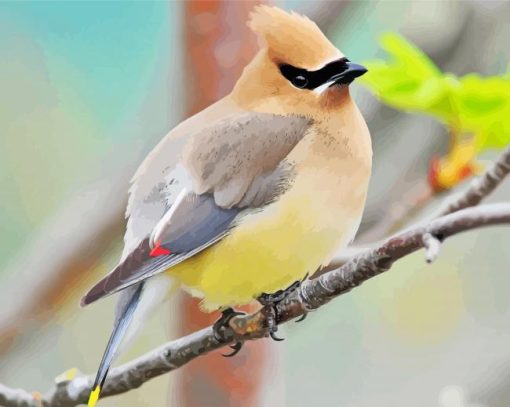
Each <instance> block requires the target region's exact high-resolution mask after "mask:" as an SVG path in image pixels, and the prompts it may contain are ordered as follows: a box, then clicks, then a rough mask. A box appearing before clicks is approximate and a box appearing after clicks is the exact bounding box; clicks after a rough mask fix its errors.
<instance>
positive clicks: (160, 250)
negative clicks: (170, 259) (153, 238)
mask: <svg viewBox="0 0 510 407" xmlns="http://www.w3.org/2000/svg"><path fill="white" fill-rule="evenodd" d="M169 254H172V252H171V251H170V250H168V249H166V248H164V247H161V243H159V242H157V243H156V245H155V246H154V249H152V250H151V252H150V253H149V255H150V256H151V257H158V256H167V255H169Z"/></svg>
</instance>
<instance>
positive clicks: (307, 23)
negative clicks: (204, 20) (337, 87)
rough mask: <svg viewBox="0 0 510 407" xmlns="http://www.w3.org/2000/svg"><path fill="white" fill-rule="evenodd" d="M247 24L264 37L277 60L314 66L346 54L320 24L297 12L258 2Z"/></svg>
mask: <svg viewBox="0 0 510 407" xmlns="http://www.w3.org/2000/svg"><path fill="white" fill-rule="evenodd" d="M248 26H249V27H250V28H251V30H252V31H253V32H255V33H256V34H257V35H259V36H260V37H261V38H262V40H263V41H264V42H265V44H266V46H267V49H268V51H269V54H270V56H271V57H272V58H273V59H275V60H276V61H277V62H281V63H287V64H291V65H293V66H298V67H301V68H306V69H314V68H318V67H321V66H322V65H324V64H325V63H327V62H330V61H332V60H335V59H338V58H341V57H342V56H343V55H342V53H341V52H340V51H339V50H338V49H336V48H335V46H334V45H333V44H331V42H330V41H329V40H328V39H327V38H326V36H325V35H324V34H323V33H322V31H321V30H320V28H319V27H318V26H317V24H315V23H314V22H313V21H312V20H310V19H309V18H308V17H305V16H302V15H300V14H297V13H295V12H290V13H288V12H286V11H283V10H282V9H279V8H277V7H271V6H264V5H261V6H256V7H255V9H254V10H253V11H252V13H251V15H250V20H249V21H248Z"/></svg>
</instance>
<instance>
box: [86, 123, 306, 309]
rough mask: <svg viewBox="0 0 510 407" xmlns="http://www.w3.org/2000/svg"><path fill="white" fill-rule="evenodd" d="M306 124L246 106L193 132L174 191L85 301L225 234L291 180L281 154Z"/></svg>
mask: <svg viewBox="0 0 510 407" xmlns="http://www.w3.org/2000/svg"><path fill="white" fill-rule="evenodd" d="M308 127H309V121H308V120H307V119H305V118H302V117H296V116H292V117H284V116H276V115H270V114H255V113H246V114H242V115H236V116H233V117H230V118H227V119H225V120H221V121H218V122H216V123H214V124H212V125H210V126H208V127H206V128H205V129H203V130H202V131H201V132H200V133H197V134H194V135H192V137H191V139H190V142H189V144H188V145H187V146H186V147H185V149H184V151H183V156H182V169H183V170H182V171H180V174H181V178H182V179H181V180H179V184H180V185H182V190H181V192H180V194H179V197H178V198H177V199H176V200H175V202H174V203H173V205H172V206H171V208H170V209H168V211H167V212H166V213H165V214H164V215H163V216H162V217H161V219H160V221H159V222H158V223H157V225H156V227H155V228H154V229H153V230H152V233H151V234H150V235H148V236H146V237H145V239H143V240H142V241H141V242H140V243H139V244H138V246H137V247H136V248H134V250H132V251H131V252H130V253H129V254H128V255H127V256H126V257H125V258H124V260H123V261H122V262H121V263H120V264H119V265H118V266H117V267H116V268H115V269H114V270H113V271H112V272H111V273H110V274H108V275H107V276H106V277H105V278H104V279H103V280H101V281H100V282H99V283H97V284H96V285H95V286H94V287H93V288H92V289H91V290H90V291H89V292H88V293H87V294H86V295H85V297H84V298H83V299H82V304H83V305H86V304H89V303H91V302H93V301H95V300H97V299H99V298H101V297H104V296H106V295H109V294H112V293H114V292H117V291H119V290H122V289H124V288H126V287H128V286H131V285H133V284H135V283H137V282H140V281H143V280H145V279H147V278H149V277H151V276H153V275H155V274H157V273H160V272H163V271H165V270H167V269H168V268H170V267H172V266H174V265H175V264H178V263H180V262H182V261H183V260H185V259H187V258H189V257H191V256H193V255H194V254H196V253H198V252H200V251H202V250H204V249H205V248H206V247H208V246H210V245H212V244H214V243H215V242H217V241H218V240H220V239H222V238H223V237H224V236H226V235H227V234H228V233H229V231H230V230H231V229H232V228H234V227H235V225H236V223H237V220H239V219H240V218H241V217H242V216H244V215H246V214H247V213H249V212H251V211H253V210H258V209H260V208H261V207H263V206H265V205H268V204H269V203H271V202H273V201H274V200H276V199H278V197H279V196H280V195H281V194H282V193H283V192H284V191H285V190H286V189H287V188H288V186H289V185H290V183H291V182H292V174H293V171H292V164H291V163H289V162H287V161H286V160H285V158H286V157H287V155H288V154H289V153H290V151H291V150H292V149H293V148H294V147H295V145H296V144H297V143H298V142H299V141H300V140H301V139H302V138H303V137H304V135H305V133H306V131H307V129H308ZM186 185H188V187H186ZM156 248H157V250H156Z"/></svg>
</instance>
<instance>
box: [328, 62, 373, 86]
mask: <svg viewBox="0 0 510 407" xmlns="http://www.w3.org/2000/svg"><path fill="white" fill-rule="evenodd" d="M345 67H346V68H345V69H344V70H343V71H342V72H340V73H338V74H335V75H333V76H332V77H331V81H334V83H335V84H338V85H349V84H350V83H351V82H352V81H353V80H354V79H356V78H358V77H359V76H361V75H364V74H366V73H367V71H368V70H367V68H365V67H364V66H363V65H359V64H355V63H354V62H350V61H348V62H346V63H345Z"/></svg>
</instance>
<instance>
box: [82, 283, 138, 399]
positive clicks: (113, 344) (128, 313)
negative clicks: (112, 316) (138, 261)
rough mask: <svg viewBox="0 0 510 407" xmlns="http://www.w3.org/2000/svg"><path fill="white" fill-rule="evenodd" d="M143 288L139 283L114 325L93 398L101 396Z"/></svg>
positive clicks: (94, 387) (93, 388)
mask: <svg viewBox="0 0 510 407" xmlns="http://www.w3.org/2000/svg"><path fill="white" fill-rule="evenodd" d="M142 289H143V283H141V284H138V286H137V287H136V290H135V291H133V294H132V295H131V297H130V298H129V299H128V301H127V302H126V304H125V306H124V307H123V309H122V310H121V311H120V312H119V314H118V317H117V321H116V322H115V325H114V327H113V332H112V334H111V336H110V339H109V340H108V344H107V345H106V350H105V351H104V354H103V358H102V359H101V363H100V364H99V369H98V371H97V375H96V379H95V380H94V385H93V386H92V392H91V395H90V398H91V399H92V398H94V399H96V400H97V398H98V397H99V393H100V392H101V389H102V388H103V384H104V382H105V380H106V375H107V374H108V370H109V369H110V366H111V364H112V363H113V360H114V359H115V356H116V354H117V350H118V348H119V345H120V344H121V342H122V338H123V337H124V335H125V334H126V331H127V328H128V326H129V324H130V323H131V320H132V319H133V314H134V312H135V309H136V306H137V305H138V302H139V301H140V296H141V293H142ZM94 404H95V402H92V403H91V401H90V399H89V406H90V405H94Z"/></svg>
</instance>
